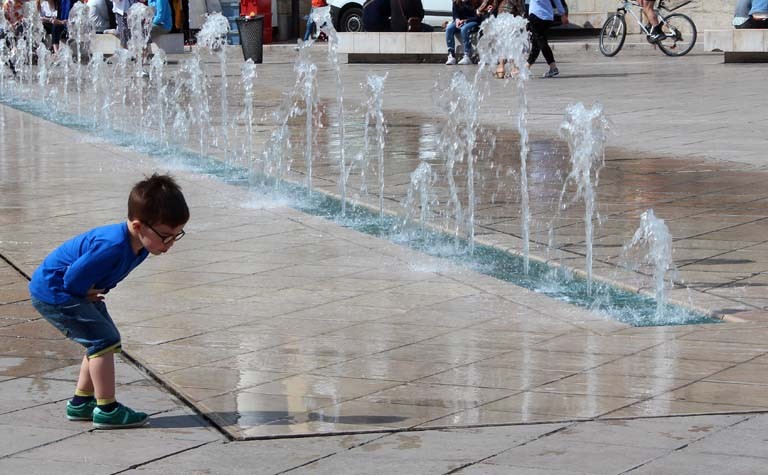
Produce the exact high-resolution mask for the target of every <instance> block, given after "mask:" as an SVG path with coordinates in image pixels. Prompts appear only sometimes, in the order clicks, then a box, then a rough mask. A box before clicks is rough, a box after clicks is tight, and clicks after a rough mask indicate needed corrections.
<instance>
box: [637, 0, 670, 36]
mask: <svg viewBox="0 0 768 475" xmlns="http://www.w3.org/2000/svg"><path fill="white" fill-rule="evenodd" d="M638 3H640V6H641V7H642V8H643V13H645V16H646V17H648V21H650V22H651V27H652V28H651V33H650V34H649V35H648V41H650V42H651V43H658V42H659V41H661V40H663V39H664V38H666V37H667V35H666V34H665V33H664V32H662V31H661V24H660V23H659V17H658V16H657V15H656V10H654V9H653V5H654V4H655V3H656V0H638Z"/></svg>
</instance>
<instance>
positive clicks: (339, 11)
mask: <svg viewBox="0 0 768 475" xmlns="http://www.w3.org/2000/svg"><path fill="white" fill-rule="evenodd" d="M421 4H422V5H423V6H424V13H425V15H424V23H426V24H428V25H432V26H433V27H435V31H439V30H440V29H441V28H442V27H443V24H444V23H445V22H448V21H451V20H452V19H453V14H452V13H451V11H452V9H451V0H421ZM328 5H330V7H331V18H332V19H333V26H334V27H335V28H336V31H351V32H355V31H363V0H328Z"/></svg>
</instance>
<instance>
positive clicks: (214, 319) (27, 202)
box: [0, 47, 768, 474]
mask: <svg viewBox="0 0 768 475" xmlns="http://www.w3.org/2000/svg"><path fill="white" fill-rule="evenodd" d="M649 48H650V47H649ZM556 54H558V53H556ZM267 59H268V61H267V64H264V65H262V66H261V67H260V68H259V85H260V88H261V92H262V93H263V94H264V97H267V98H269V101H274V100H275V98H276V97H279V94H280V92H281V85H284V84H286V79H285V78H290V77H291V75H292V72H291V68H292V64H291V62H290V50H289V49H287V48H286V50H285V52H283V54H278V55H274V56H271V57H268V58H267ZM558 60H559V61H558V63H559V65H560V70H561V72H562V76H561V77H559V78H557V79H555V80H532V81H531V82H530V83H529V85H528V88H527V89H528V94H529V107H530V110H531V113H530V116H529V117H530V118H529V123H530V126H531V128H532V130H533V136H534V141H533V147H534V149H537V148H538V149H542V150H543V149H547V150H558V149H561V148H562V145H561V144H560V145H558V144H557V140H556V139H557V131H558V128H559V124H560V122H561V121H562V117H563V110H564V108H565V106H566V105H568V104H570V103H573V102H576V101H582V102H584V103H586V104H591V103H592V102H593V101H595V100H600V101H601V102H602V103H603V104H604V106H605V110H606V113H607V115H608V116H609V118H610V119H611V121H612V123H613V130H614V135H612V136H611V138H610V139H609V148H608V151H607V155H606V161H607V163H606V168H605V170H604V172H603V174H602V178H601V183H600V187H599V188H598V199H599V202H600V206H599V208H600V210H601V212H602V213H603V215H604V217H605V223H604V226H603V227H601V229H600V231H599V234H598V237H599V238H598V242H599V243H600V242H601V239H602V244H604V245H603V246H602V247H601V246H598V248H597V249H598V250H597V258H598V260H599V265H598V266H597V272H598V273H602V274H604V275H606V276H607V275H608V271H607V269H612V268H613V264H614V263H615V257H616V252H617V250H616V244H617V243H621V242H625V241H626V239H627V238H628V237H630V236H631V233H632V231H633V230H634V227H636V224H637V216H638V215H639V213H641V212H642V211H644V210H645V209H647V208H653V209H654V210H655V211H656V214H657V215H658V216H660V217H662V218H665V219H666V220H667V222H668V224H669V226H670V229H671V231H672V235H673V236H674V237H675V238H676V242H675V249H676V253H675V258H676V263H677V266H678V267H679V269H680V273H681V280H682V281H685V282H686V283H687V284H688V286H689V289H688V290H683V289H678V291H677V292H673V296H674V297H677V298H679V300H683V297H682V295H681V294H682V293H685V295H686V296H687V295H690V294H691V293H693V295H694V298H693V303H694V304H695V305H696V306H697V307H699V308H702V309H706V310H708V311H711V312H713V313H716V314H720V315H729V316H733V317H737V318H738V320H741V321H740V322H736V321H733V322H729V323H722V324H716V325H690V326H675V327H650V328H633V327H630V326H628V325H626V324H622V323H619V322H615V321H612V320H608V319H606V318H605V317H603V316H601V315H596V314H593V313H591V312H589V311H587V310H584V309H580V308H575V307H572V306H569V305H567V304H565V303H562V302H558V301H554V300H551V299H549V298H546V297H544V296H541V295H537V294H533V293H531V292H529V291H526V290H523V289H520V288H518V287H515V286H512V285H510V284H508V283H505V282H501V281H497V280H495V279H493V278H491V277H488V276H484V275H481V274H477V273H475V272H472V271H470V270H467V269H464V268H461V267H458V266H455V265H453V264H450V263H446V262H443V261H441V260H439V259H436V258H432V257H428V256H424V255H420V254H419V253H417V252H415V251H412V250H408V249H405V248H402V247H400V246H398V245H396V244H393V243H390V242H387V241H382V240H379V239H377V238H375V237H371V236H368V235H363V234H359V233H357V232H355V231H352V230H350V229H346V228H342V227H339V226H337V225H336V224H334V223H332V222H329V221H326V220H323V219H321V218H318V217H314V216H308V215H305V214H302V213H300V212H298V211H296V210H293V209H291V208H285V207H279V206H268V205H264V204H261V205H259V206H250V207H249V206H244V205H243V203H249V202H252V201H253V197H252V196H250V195H249V194H248V191H247V190H244V189H241V188H235V187H232V186H229V185H225V184H222V183H220V182H217V181H215V180H214V179H212V178H209V177H206V176H201V175H197V174H194V173H190V172H188V171H185V170H181V169H175V170H174V174H175V175H177V176H178V178H179V179H180V182H181V184H182V186H183V187H184V190H185V193H186V194H187V196H188V201H189V203H190V205H191V208H192V221H191V222H190V224H189V226H188V228H187V231H188V236H187V237H186V238H185V239H184V240H183V241H181V242H179V243H178V244H177V245H176V247H174V249H173V250H172V251H171V252H170V253H169V254H168V255H166V256H162V257H161V258H157V259H150V260H149V261H148V262H146V263H145V264H143V265H142V266H141V267H140V268H139V269H137V270H136V271H135V272H134V273H133V274H132V275H131V276H130V277H129V279H127V280H126V281H125V282H124V283H122V284H121V285H120V286H119V287H118V288H117V289H116V290H115V291H114V292H113V293H114V295H112V294H110V295H109V296H108V302H109V305H110V309H111V311H112V313H113V315H114V317H115V320H116V321H117V323H118V325H119V326H120V328H121V331H122V334H123V338H124V343H125V350H126V357H125V358H126V359H125V360H121V363H120V365H119V370H118V383H119V388H118V395H119V398H120V399H121V400H122V401H124V402H126V403H127V404H129V405H131V406H133V407H134V408H136V409H138V410H146V411H148V412H150V413H152V415H153V417H152V424H151V425H150V426H149V427H147V428H144V429H138V430H131V431H114V432H104V431H93V430H92V429H91V427H90V425H89V424H87V423H75V422H68V421H66V420H65V419H64V418H63V410H64V404H65V401H66V400H67V399H68V398H69V397H70V396H71V393H72V390H73V386H74V380H75V379H76V377H77V368H78V365H79V358H80V355H81V350H80V349H79V348H78V347H77V346H76V345H74V344H71V343H70V342H68V341H67V340H64V339H63V338H62V337H61V335H59V334H58V333H57V332H56V331H55V330H53V329H52V328H51V327H50V326H48V324H47V323H45V322H44V321H42V320H40V319H38V318H37V316H36V315H35V314H34V311H33V310H32V309H31V306H30V305H29V301H28V294H27V291H26V282H25V280H26V279H25V276H28V275H31V273H32V271H33V270H34V268H35V266H36V265H37V264H38V263H39V261H40V260H41V259H42V258H43V257H44V256H45V255H46V254H47V253H48V252H49V251H50V249H52V248H53V247H54V246H55V245H56V244H58V243H60V242H61V241H63V240H64V239H67V238H68V237H71V236H73V235H74V234H76V233H78V232H79V231H82V230H84V229H87V228H89V227H92V226H96V225H100V224H104V223H108V222H113V221H118V220H120V219H121V218H122V216H123V215H124V201H125V194H126V190H128V189H129V188H130V185H131V184H132V183H134V182H135V181H136V180H137V179H138V177H140V176H141V174H143V173H147V172H150V171H152V170H154V169H161V170H164V169H167V168H168V166H169V165H168V164H164V163H157V162H155V161H154V159H152V158H150V157H147V156H142V155H140V154H137V153H135V152H132V151H130V150H127V149H124V148H120V147H117V146H114V145H111V144H108V143H105V142H104V141H102V140H98V139H95V138H93V137H90V136H88V135H85V134H82V133H79V132H76V131H73V130H70V129H67V128H64V127H60V126H58V125H55V124H51V123H48V122H46V121H44V120H42V119H40V118H37V117H33V116H31V115H29V114H26V113H23V112H20V111H17V110H14V109H11V108H8V107H6V106H0V123H2V124H3V127H2V129H1V130H0V151H2V158H0V166H2V170H3V172H2V176H0V180H2V181H1V182H0V186H2V193H1V194H0V207H2V210H3V212H2V215H0V254H2V256H3V259H4V263H2V270H1V271H0V304H1V305H0V322H1V323H0V325H2V326H0V437H1V438H2V441H3V444H1V445H2V447H3V449H2V453H0V457H1V458H0V469H2V471H3V472H4V473H17V472H20V471H21V470H24V471H25V472H27V473H54V472H55V473H57V474H62V473H75V472H77V473H82V472H84V471H85V472H87V473H121V472H125V471H128V472H133V471H142V472H148V473H196V472H197V473H283V472H287V471H290V472H294V473H394V472H397V473H478V474H486V473H521V474H524V473H531V474H534V473H586V474H597V473H611V474H613V473H615V474H619V473H627V472H628V473H675V474H681V473H701V471H702V470H709V471H713V472H714V471H724V472H727V473H750V474H753V473H763V472H765V468H764V465H765V462H766V454H765V450H764V445H765V438H766V436H765V435H764V434H765V428H766V424H768V419H766V417H765V411H768V396H766V395H765V389H766V385H768V372H766V369H768V366H766V365H768V344H766V343H765V341H766V336H768V319H766V318H765V312H764V309H765V307H766V306H768V301H766V300H765V299H766V297H765V295H764V293H763V292H762V289H763V287H764V282H765V279H766V277H765V272H767V271H768V255H767V254H766V251H765V249H766V245H768V238H766V233H765V229H764V228H765V227H766V226H768V220H766V218H767V217H768V213H766V212H765V209H764V206H763V204H764V203H766V202H767V201H768V185H766V184H765V182H766V180H765V178H767V177H768V173H767V172H766V171H765V159H764V144H765V138H764V127H763V121H764V117H763V113H762V111H764V110H765V109H766V108H765V106H766V98H765V95H764V94H763V93H762V90H763V78H764V73H765V67H764V66H763V65H759V64H751V65H750V64H742V65H723V64H721V58H719V57H718V56H711V55H703V56H690V57H685V58H679V59H670V58H665V57H662V56H661V55H660V54H659V55H658V56H654V55H632V56H626V57H624V58H622V57H618V58H614V59H611V60H609V59H605V58H601V57H598V56H593V55H591V54H582V53H579V54H576V53H575V52H574V53H573V54H572V55H571V56H568V55H566V53H565V52H563V53H562V55H559V56H558ZM540 68H543V66H542V67H540ZM321 69H322V70H321V76H320V77H321V84H325V87H324V88H321V95H323V96H324V97H323V98H324V99H325V100H327V101H329V102H332V99H333V88H332V87H330V85H331V83H330V81H331V79H330V78H331V77H332V74H331V72H330V70H329V68H328V67H327V65H326V66H323V67H322V68H321ZM384 71H389V77H388V79H387V87H386V91H387V92H386V95H385V109H386V111H387V114H388V117H389V118H390V119H391V120H390V123H391V126H390V134H391V137H392V138H391V139H389V140H390V142H391V143H394V144H396V147H395V148H398V147H399V148H402V149H403V150H405V155H408V153H409V150H410V151H411V152H410V153H413V152H412V151H413V148H409V147H410V145H409V143H410V142H408V140H414V137H415V140H416V143H418V139H419V137H430V136H434V135H436V134H437V132H436V131H435V129H436V127H437V126H439V124H440V117H439V111H438V110H437V109H436V107H435V106H434V105H432V102H431V101H430V100H429V91H430V90H431V88H432V86H433V84H434V83H435V78H436V77H437V76H438V75H439V74H441V73H444V72H445V71H446V67H445V66H442V65H396V66H395V65H388V66H386V67H385V66H376V65H350V66H346V67H345V68H344V72H343V74H344V78H345V84H348V85H350V86H348V87H347V92H348V95H347V96H346V98H345V101H347V103H350V104H353V103H359V101H360V97H361V96H360V92H359V90H358V89H357V88H356V87H353V86H352V85H355V84H359V83H360V82H362V81H363V80H364V78H365V75H366V74H368V73H369V72H374V73H383V72H384ZM536 71H538V70H536ZM492 94H493V95H494V97H497V98H499V99H497V100H495V101H488V102H487V104H488V106H487V107H486V108H484V109H483V112H482V121H483V122H484V123H486V124H495V125H498V126H500V128H501V129H505V126H506V128H507V129H514V121H515V118H514V116H513V115H509V113H508V111H509V110H510V109H511V108H512V106H513V105H514V104H515V101H516V99H515V97H514V94H515V93H514V87H513V86H512V85H511V84H506V83H504V82H502V81H498V82H495V83H493V84H492ZM409 123H410V124H419V125H420V127H419V132H418V133H414V132H413V131H408V130H405V129H407V127H406V126H407V125H408V124H409ZM500 136H504V133H503V130H502V132H500ZM327 143H330V141H328V142H327ZM326 146H327V144H326ZM548 147H549V148H548ZM534 155H535V154H534ZM535 156H536V155H535ZM537 157H538V159H539V163H541V170H546V169H547V168H548V167H547V165H546V162H547V160H550V161H551V162H556V163H560V162H561V158H560V157H558V156H548V155H547V154H546V153H544V152H542V154H541V155H538V156H537ZM406 158H407V159H408V160H411V161H413V160H416V158H417V157H416V158H414V157H406ZM406 168H407V167H406ZM535 170H536V166H534V171H535ZM334 173H335V172H333V171H332V170H330V169H327V168H326V169H323V168H322V167H320V168H319V171H318V176H317V178H318V182H319V183H323V182H325V188H327V189H328V190H332V189H334V183H333V179H334V178H333V177H334ZM393 187H396V185H393ZM320 189H323V185H320ZM401 191H402V190H401ZM535 196H536V195H535V193H534V197H535ZM546 209H548V208H546V207H543V209H542V210H541V214H542V215H546ZM504 211H505V213H499V212H498V210H493V209H492V207H489V208H488V210H487V213H486V214H485V215H483V214H482V212H481V213H480V217H481V218H483V217H484V219H481V226H482V227H483V233H482V238H483V239H485V240H488V241H490V242H493V243H495V244H497V245H499V246H502V247H504V246H512V245H514V244H515V243H519V223H517V222H516V218H515V216H516V211H515V210H514V206H510V209H507V210H504ZM500 215H502V216H503V217H504V219H498V220H494V219H493V218H494V216H496V217H498V216H500ZM568 226H573V229H570V230H569V229H563V230H562V231H563V232H562V235H564V236H575V235H579V233H580V231H581V229H580V228H579V224H577V223H568V224H567V226H564V228H567V227H568ZM569 231H570V232H569ZM564 251H566V252H570V253H571V254H572V257H573V262H576V261H577V258H578V256H580V255H581V254H582V253H583V243H580V242H579V241H577V240H574V242H573V243H572V244H571V245H570V246H569V247H568V248H567V249H565V250H564ZM576 265H578V264H574V266H576ZM627 284H628V285H629V283H627ZM734 320H735V319H734ZM201 415H202V416H201ZM244 439H253V440H244ZM705 467H706V468H705Z"/></svg>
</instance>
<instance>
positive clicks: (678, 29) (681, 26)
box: [658, 13, 696, 56]
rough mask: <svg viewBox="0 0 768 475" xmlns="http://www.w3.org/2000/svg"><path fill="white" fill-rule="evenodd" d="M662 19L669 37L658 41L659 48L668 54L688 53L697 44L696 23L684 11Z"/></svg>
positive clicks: (680, 54) (681, 54)
mask: <svg viewBox="0 0 768 475" xmlns="http://www.w3.org/2000/svg"><path fill="white" fill-rule="evenodd" d="M662 19H663V23H664V32H665V33H666V34H667V37H666V38H665V39H663V40H661V41H660V42H659V43H658V44H659V49H661V51H663V52H664V54H666V55H667V56H683V55H685V54H688V52H689V51H691V50H692V49H693V45H695V44H696V25H695V24H694V23H693V20H691V19H690V18H688V17H687V16H685V15H683V14H682V13H673V14H671V15H669V16H668V17H662Z"/></svg>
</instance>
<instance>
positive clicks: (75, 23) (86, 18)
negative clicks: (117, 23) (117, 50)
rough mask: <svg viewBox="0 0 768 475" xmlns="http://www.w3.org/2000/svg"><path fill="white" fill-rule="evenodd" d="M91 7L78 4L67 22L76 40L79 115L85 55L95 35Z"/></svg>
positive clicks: (71, 35) (73, 7)
mask: <svg viewBox="0 0 768 475" xmlns="http://www.w3.org/2000/svg"><path fill="white" fill-rule="evenodd" d="M89 12H90V7H89V6H88V5H86V4H85V3H82V2H76V3H75V4H74V5H72V9H71V10H70V11H69V20H68V21H67V31H68V32H69V37H70V38H71V39H73V40H74V47H75V48H76V52H77V62H76V69H75V84H76V88H77V113H78V114H81V104H82V93H83V89H82V83H83V73H82V64H83V53H84V52H85V53H87V52H88V51H90V48H91V35H93V30H94V27H93V21H92V20H91V17H90V14H89Z"/></svg>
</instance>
